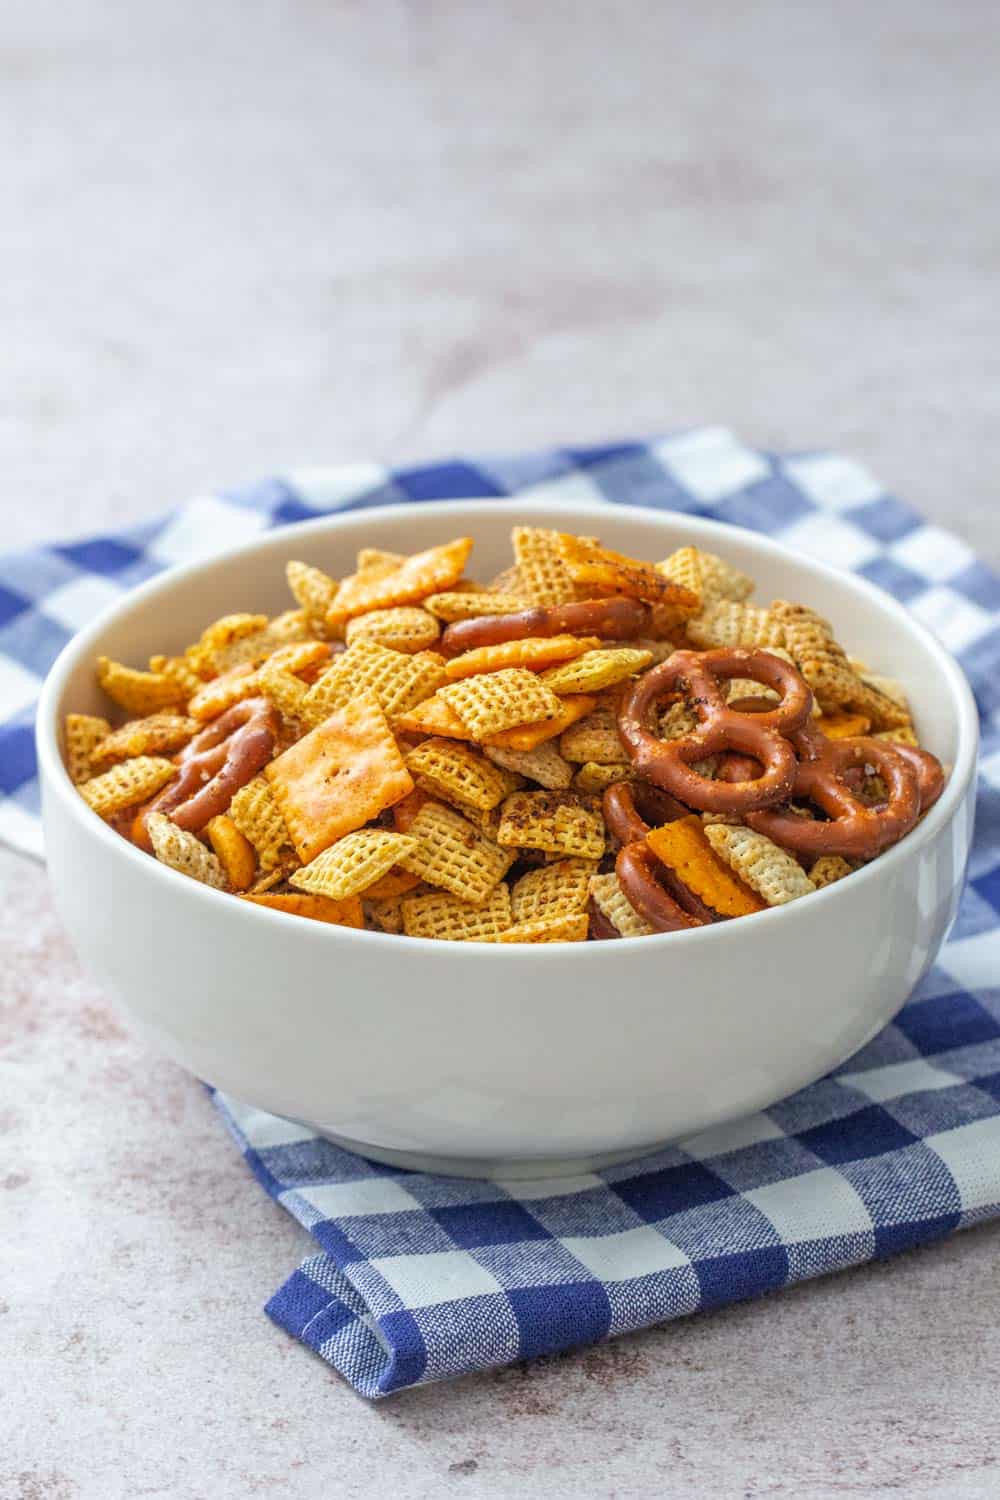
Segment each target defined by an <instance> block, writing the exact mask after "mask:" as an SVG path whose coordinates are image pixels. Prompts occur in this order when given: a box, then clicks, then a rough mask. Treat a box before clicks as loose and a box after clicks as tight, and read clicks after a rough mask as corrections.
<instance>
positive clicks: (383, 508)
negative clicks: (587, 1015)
mask: <svg viewBox="0 0 1000 1500" xmlns="http://www.w3.org/2000/svg"><path fill="white" fill-rule="evenodd" d="M518 508H519V509H520V510H523V511H525V512H527V513H529V514H530V515H531V516H532V517H533V518H534V517H538V518H541V523H542V524H544V520H546V519H547V520H550V521H551V522H552V523H553V524H556V525H560V526H561V527H563V528H564V527H565V526H566V525H567V524H576V522H575V521H574V520H573V518H574V517H579V518H583V519H585V520H587V521H590V520H593V521H595V522H598V523H600V522H601V521H602V520H604V521H607V520H608V519H609V518H610V517H613V518H614V519H615V520H625V521H628V520H629V519H632V520H635V521H636V522H639V521H642V522H645V523H647V524H648V523H650V522H653V523H654V524H655V522H656V520H657V519H658V518H662V519H663V520H664V521H667V522H669V523H670V524H671V525H672V527H673V528H674V529H675V530H681V531H684V532H688V533H689V534H690V539H691V542H692V543H694V544H699V539H700V544H701V545H704V546H705V547H706V548H709V549H710V550H721V551H722V552H723V554H724V553H725V548H726V541H727V539H731V538H733V537H734V536H735V537H738V538H739V539H740V541H741V542H742V543H743V544H744V545H747V546H749V547H750V548H751V549H752V550H757V551H759V552H761V553H762V554H766V555H769V556H771V557H772V558H775V559H777V560H778V561H781V562H785V563H789V564H791V565H792V566H794V567H797V568H802V569H804V570H805V571H806V572H807V573H808V572H814V573H816V574H818V575H819V576H820V577H822V578H825V579H827V580H829V581H831V582H832V583H833V584H835V585H836V586H839V587H841V588H844V589H846V591H847V592H848V593H851V592H855V593H857V594H860V595H861V596H862V597H863V598H865V599H867V600H868V601H869V602H870V603H871V604H873V605H874V606H875V607H876V608H877V609H880V610H882V611H883V612H884V613H886V614H888V615H890V616H892V617H894V618H895V619H896V621H897V622H898V623H899V624H900V625H901V626H902V628H903V630H904V631H906V632H909V633H910V634H911V635H913V636H915V637H916V638H917V639H918V640H919V641H920V642H921V644H922V645H923V646H924V648H925V649H926V650H927V651H928V652H929V654H930V655H931V656H932V657H933V658H934V661H935V664H936V666H937V668H938V670H939V671H940V673H941V675H942V677H943V678H944V680H945V682H946V683H947V685H948V687H949V689H950V692H951V696H952V701H953V710H954V715H955V724H956V730H957V744H956V754H955V761H954V764H953V766H952V769H951V772H950V774H949V776H948V780H947V782H946V784H945V788H944V791H943V792H942V794H941V796H940V798H939V799H938V801H937V802H936V803H935V805H934V807H933V808H931V810H930V812H929V813H928V814H927V816H926V817H925V818H923V819H922V820H921V822H920V823H918V824H917V826H916V827H915V828H913V829H912V830H911V831H910V833H908V834H906V835H905V836H904V837H903V838H902V839H900V840H899V842H898V843H897V844H894V845H892V846H891V848H889V849H887V850H886V851H885V852H884V853H883V854H881V855H879V856H878V858H877V859H874V860H872V861H871V862H870V863H869V864H866V865H864V866H863V867H862V868H861V869H860V870H855V871H853V872H852V875H851V878H850V882H849V884H850V886H851V888H852V889H854V890H855V891H856V890H857V889H858V883H859V882H860V881H863V880H867V881H869V882H871V881H873V880H885V879H891V878H892V875H893V872H894V871H895V870H896V869H897V868H898V866H899V865H900V863H901V862H902V861H903V860H906V859H910V858H913V857H915V856H916V855H917V854H918V853H919V851H920V850H921V849H922V848H923V847H924V846H925V845H926V844H927V843H929V842H930V841H931V840H932V839H934V838H935V837H936V836H937V834H938V833H939V831H940V830H941V829H942V828H944V827H945V825H946V824H948V823H950V822H951V821H952V819H953V818H954V817H955V815H956V813H957V811H958V809H959V808H960V806H961V805H962V802H963V800H964V798H965V794H966V792H967V790H968V787H969V785H970V782H971V781H972V779H973V777H974V775H975V772H976V758H977V749H978V742H979V715H978V710H977V707H976V702H975V698H974V697H973V694H972V689H971V688H970V686H969V683H968V680H967V679H966V676H965V674H964V672H963V671H962V669H961V667H960V666H959V665H958V663H957V662H956V661H955V659H954V657H953V656H952V655H951V653H950V652H949V651H948V650H947V649H946V648H945V647H944V646H943V645H942V644H941V643H940V641H938V640H937V639H936V637H935V636H934V635H933V634H932V633H931V632H930V631H929V630H928V629H927V627H926V626H925V625H923V624H922V623H921V622H920V621H919V620H916V619H915V618H914V617H913V616H912V615H911V614H910V612H909V611H908V610H907V609H906V608H905V607H904V606H903V605H902V604H900V603H899V601H898V600H896V599H894V598H893V596H892V595H891V594H888V593H886V592H885V591H884V590H883V589H880V588H878V587H877V586H876V585H875V584H873V583H871V582H870V581H869V580H868V579H866V578H862V577H860V576H859V575H858V574H856V573H852V572H849V571H847V570H846V569H840V568H834V567H830V566H829V565H828V564H826V563H823V562H820V561H819V560H817V559H815V558H813V557H810V556H807V555H806V554H804V553H799V552H797V551H796V550H795V549H794V548H792V547H788V546H786V545H785V544H784V543H782V542H777V541H775V540H774V538H773V537H770V536H766V535H762V534H760V533H758V532H755V531H751V530H749V529H748V528H746V527H742V526H733V525H730V524H729V523H728V522H725V521H715V520H712V519H709V518H707V517H702V516H691V515H688V514H687V513H686V512H682V511H670V510H664V511H658V510H654V509H653V508H652V507H647V506H636V505H617V504H614V505H613V504H609V503H607V502H601V501H580V502H576V501H574V502H572V503H567V502H559V501H555V502H553V501H545V500H538V501H534V500H532V499H531V497H530V496H528V495H520V496H510V497H496V498H492V497H491V498H485V499H481V498H469V499H451V500H441V501H431V502H425V503H422V504H421V505H420V514H421V517H422V518H429V519H431V520H433V519H435V518H436V517H440V518H441V520H442V522H445V521H454V520H455V519H456V518H458V517H463V518H466V517H468V518H469V519H471V520H474V518H475V516H476V514H480V515H481V514H483V513H484V512H490V513H492V512H501V513H502V512H504V511H507V512H510V511H512V510H514V509H518ZM373 518H377V519H378V520H379V521H380V522H382V521H390V522H391V521H394V520H399V521H404V520H411V521H412V519H413V506H412V505H408V504H403V505H380V506H370V507H364V508H360V509H356V510H344V511H333V512H330V513H327V514H325V515H321V516H317V517H316V518H315V519H314V520H309V521H296V522H292V523H291V524H289V525H286V526H279V527H273V528H270V529H266V530H264V531H262V532H261V533H260V534H259V535H257V536H254V537H251V538H250V539H249V540H248V541H245V542H243V543H241V544H240V545H238V546H235V547H232V548H228V549H227V550H226V551H224V552H217V553H214V554H212V556H210V557H207V558H201V559H196V560H194V561H192V562H190V563H183V564H179V565H175V566H173V567H168V568H165V569H164V571H163V572H162V573H158V574H157V575H156V576H155V577H153V578H151V579H148V580H147V581H146V582H145V583H142V584H140V585H138V587H136V588H134V589H129V590H128V591H127V592H126V593H125V594H123V595H122V597H121V599H117V600H115V601H114V603H113V604H111V605H109V606H108V607H107V608H106V609H104V610H102V611H101V613H100V614H98V615H97V616H96V617H95V619H94V620H92V621H91V623H90V624H89V625H87V626H85V627H84V629H82V630H80V631H78V632H77V633H76V634H75V635H74V636H72V637H71V639H70V640H69V641H67V643H66V645H65V646H64V647H63V649H62V650H61V651H60V653H59V655H58V657H57V658H56V660H55V661H54V662H53V664H52V666H51V668H50V669H49V672H48V674H47V676H46V678H45V680H44V683H43V685H42V690H41V693H40V694H39V699H38V707H37V712H36V722H35V743H36V748H37V753H38V772H39V779H40V782H44V784H45V788H46V792H47V794H49V795H51V796H54V797H56V798H57V799H58V801H59V804H60V806H61V807H62V808H63V809H65V810H66V812H67V814H68V816H70V817H71V818H73V819H74V820H76V821H77V822H78V823H79V824H80V825H82V826H84V827H85V829H86V831H88V832H89V833H90V834H91V835H92V836H93V837H95V838H97V839H99V840H102V841H103V842H104V843H105V845H106V847H107V848H108V849H109V850H110V849H112V848H114V849H115V850H116V851H117V855H118V857H120V858H123V859H125V860H131V861H135V863H136V873H137V875H138V874H139V872H140V871H143V872H145V875H146V877H147V878H150V879H153V880H156V879H163V880H166V881H168V882H169V884H168V887H167V889H168V891H169V890H173V891H174V893H175V894H177V895H179V894H181V890H182V887H181V885H180V882H183V887H184V888H188V889H187V894H188V897H189V898H190V899H195V900H201V901H206V900H207V901H209V902H214V903H219V909H220V915H221V913H222V912H223V911H225V912H228V913H229V915H230V917H231V918H232V917H237V918H242V919H244V920H248V921H260V920H263V921H265V922H272V923H278V924H280V925H279V926H278V927H276V928H275V931H276V932H282V931H284V932H286V933H287V931H288V929H287V925H286V924H287V923H289V922H292V921H296V918H295V917H294V916H293V915H292V914H291V913H288V912H280V911H275V910H273V909H272V908H269V907H266V906H258V905H256V903H254V902H249V901H238V900H236V901H234V900H233V898H232V896H231V895H230V894H229V893H227V892H224V891H217V890H215V889H214V888H213V887H211V886H207V885H203V884H202V883H200V882H198V881H192V880H191V879H190V878H189V877H187V876H183V875H181V874H180V872H178V871H176V870H172V869H171V868H170V867H169V866H167V865H163V864H161V863H160V862H159V861H158V860H155V859H151V858H150V856H149V855H148V854H145V853H144V852H143V851H142V850H140V849H137V848H135V847H134V845H132V844H129V843H128V842H126V840H125V839H123V838H122V837H121V836H120V835H119V834H117V833H115V832H114V830H113V829H111V828H110V827H109V826H108V825H107V824H106V823H105V822H104V821H103V819H101V818H100V817H98V815H97V814H96V813H94V812H92V811H91V809H90V808H89V807H88V806H87V804H86V803H85V802H84V801H83V799H82V797H80V795H79V794H78V792H77V790H76V787H75V786H74V785H73V783H72V781H71V780H70V778H69V773H68V771H67V769H66V766H65V763H64V761H63V757H62V752H61V750H60V744H59V737H60V727H61V726H60V722H59V718H58V716H57V708H58V705H59V703H60V700H61V698H62V695H63V692H64V690H65V687H66V683H67V681H68V679H69V677H70V675H71V674H72V673H73V672H74V671H75V669H76V667H77V666H78V664H79V663H80V661H81V659H82V658H83V657H84V656H86V655H87V654H91V655H92V654H93V647H94V643H95V642H96V641H97V640H98V639H99V637H100V636H101V635H102V634H103V633H104V632H105V631H106V630H107V628H108V626H109V625H110V624H112V623H113V621H114V620H115V619H116V618H117V617H118V616H119V615H122V614H126V613H131V612H132V611H134V610H135V609H136V608H137V607H138V608H139V609H141V608H142V607H143V606H144V605H145V604H146V603H148V602H149V601H150V600H152V599H155V598H157V597H158V596H160V595H163V594H168V593H169V592H170V591H171V589H172V588H173V587H174V586H175V585H176V584H177V583H179V582H182V581H184V582H186V581H187V580H189V579H192V578H196V577H197V576H198V575H200V574H202V575H207V574H210V573H211V572H212V571H213V569H214V568H216V567H218V566H220V565H221V564H223V563H226V564H228V563H230V562H232V561H233V560H234V559H237V558H240V557H248V556H252V555H253V554H254V553H255V552H262V551H266V550H269V549H271V548H273V547H274V546H275V543H277V544H278V546H279V548H280V545H281V543H282V542H283V541H286V540H287V541H288V542H291V539H292V538H295V539H296V543H298V542H299V541H300V540H301V541H305V542H306V543H308V539H309V538H310V537H312V536H315V535H321V534H326V533H328V532H331V531H339V530H341V529H344V530H349V529H362V528H363V527H364V525H365V523H366V522H367V521H370V520H371V519H373ZM470 529H471V528H470ZM712 544H714V545H712ZM678 545H685V543H684V542H683V541H682V542H680V543H679V544H678ZM296 550H301V549H300V548H298V547H297V548H296ZM840 888H841V882H840V881H835V882H833V883H832V884H831V885H828V886H826V887H824V888H822V889H821V890H819V891H815V892H811V893H810V896H809V898H808V899H809V901H810V904H811V905H812V903H815V902H816V901H818V900H825V901H827V902H828V903H829V902H832V901H836V899H837V897H838V895H839V894H841V889H840ZM797 907H798V902H794V901H791V902H787V903H786V904H784V905H782V906H771V907H766V908H765V909H764V910H763V911H760V912H754V913H752V914H751V915H750V916H748V917H742V918H740V920H739V927H740V930H741V931H743V930H744V923H746V922H748V921H752V922H753V923H755V924H756V928H757V929H759V928H760V926H761V924H763V923H765V922H769V923H771V924H772V926H774V927H775V930H776V931H777V930H778V928H779V924H780V923H782V922H785V923H787V922H789V921H794V920H795V916H796V908H797ZM812 909H813V910H814V911H815V906H814V905H812ZM732 925H733V924H731V923H729V922H725V923H717V924H713V925H711V926H707V927H696V928H688V929H685V930H684V931H681V932H664V933H653V934H650V935H647V936H645V937H642V938H621V939H619V940H618V941H619V942H623V943H626V944H627V945H628V948H629V951H632V952H634V951H636V949H637V946H638V944H640V943H642V944H643V945H644V947H643V951H646V948H647V947H648V945H649V944H650V943H651V942H655V944H656V950H655V951H657V952H658V951H660V949H661V947H662V944H664V943H666V942H670V943H672V944H675V945H676V944H677V943H686V944H698V943H706V942H713V941H714V942H718V941H719V940H720V937H721V935H722V933H723V932H728V931H729V930H730V929H731V927H732ZM303 927H306V928H308V929H310V931H309V933H308V934H307V933H304V932H302V933H301V935H302V937H303V938H304V939H305V938H307V937H308V939H309V940H311V941H317V940H318V941H325V942H327V943H338V942H343V941H349V942H350V941H355V940H357V939H358V938H361V939H362V940H363V941H364V942H365V943H366V944H371V945H373V946H372V952H373V954H374V953H375V952H377V951H378V949H379V947H381V946H382V945H389V949H390V951H395V952H396V953H397V954H398V953H399V947H398V944H397V934H395V933H386V932H375V931H371V930H370V929H361V928H353V927H340V926H337V925H335V924H333V923H325V922H311V923H303V922H302V921H301V919H299V920H298V921H297V930H299V931H300V932H301V929H302V928H303ZM321 934H322V935H323V936H321ZM731 935H732V934H731V932H730V936H731ZM463 947H464V948H466V949H469V948H472V949H473V950H478V951H480V952H486V951H489V952H492V953H494V954H500V953H503V954H505V955H508V957H506V958H500V959H499V960H494V961H499V962H501V963H504V962H509V963H519V962H520V963H528V962H532V961H538V960H541V961H542V962H543V963H544V962H550V963H553V962H556V961H557V960H560V959H561V960H562V961H564V962H565V961H569V962H579V961H582V959H583V957H584V956H585V955H587V954H588V952H589V953H590V954H592V950H590V948H589V944H586V943H526V944H520V943H489V942H482V941H475V942H472V943H465V944H463ZM450 948H451V945H450V944H448V943H442V942H440V941H437V940H435V939H433V938H419V937H411V938H409V939H408V940H407V943H406V953H407V954H415V953H416V952H417V951H420V952H423V953H428V954H430V953H432V954H434V955H436V956H437V957H439V958H447V956H448V953H449V950H450ZM616 951H617V947H616Z"/></svg>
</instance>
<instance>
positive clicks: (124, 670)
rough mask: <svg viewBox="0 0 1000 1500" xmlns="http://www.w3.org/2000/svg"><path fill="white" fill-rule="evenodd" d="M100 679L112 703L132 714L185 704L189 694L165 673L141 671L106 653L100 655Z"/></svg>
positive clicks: (98, 676)
mask: <svg viewBox="0 0 1000 1500" xmlns="http://www.w3.org/2000/svg"><path fill="white" fill-rule="evenodd" d="M97 680H98V682H99V683H100V685H101V687H102V688H103V689H104V691H105V692H106V693H107V695H108V697H109V698H110V699H111V700H112V702H114V703H117V704H118V706H119V708H124V709H127V710H128V712H129V713H130V714H152V713H155V712H156V710H157V709H158V708H167V707H169V706H170V705H171V704H176V703H183V702H184V699H185V697H186V696H187V695H186V694H185V692H184V690H183V688H182V687H181V685H180V684H179V683H178V682H177V681H176V680H175V679H174V678H173V677H168V676H167V674H166V673H165V672H140V671H137V670H136V669H135V668H134V667H124V666H122V664H121V662H119V661H111V660H110V659H109V658H108V657H107V656H99V657H98V658H97Z"/></svg>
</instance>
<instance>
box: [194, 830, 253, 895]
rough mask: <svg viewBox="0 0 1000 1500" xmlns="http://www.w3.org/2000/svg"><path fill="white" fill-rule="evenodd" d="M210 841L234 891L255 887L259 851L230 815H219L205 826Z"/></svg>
mask: <svg viewBox="0 0 1000 1500" xmlns="http://www.w3.org/2000/svg"><path fill="white" fill-rule="evenodd" d="M205 832H206V833H207V834H208V841H209V843H210V844H211V846H212V848H213V849H214V850H215V854H216V858H217V859H218V861H219V864H220V865H221V866H222V869H223V871H224V873H225V876H226V879H227V881H228V882H229V884H230V885H231V886H232V888H233V890H234V891H245V890H247V889H248V887H249V886H251V885H253V879H254V876H255V875H256V873H257V851H256V850H255V849H254V846H253V844H251V842H250V840H249V839H248V838H246V836H245V835H244V834H242V833H240V830H239V829H238V828H237V826H236V824H235V823H234V822H233V820H232V818H231V817H230V816H229V815H228V813H219V815H218V817H216V818H212V819H211V820H210V821H209V822H208V823H206V824H205Z"/></svg>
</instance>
